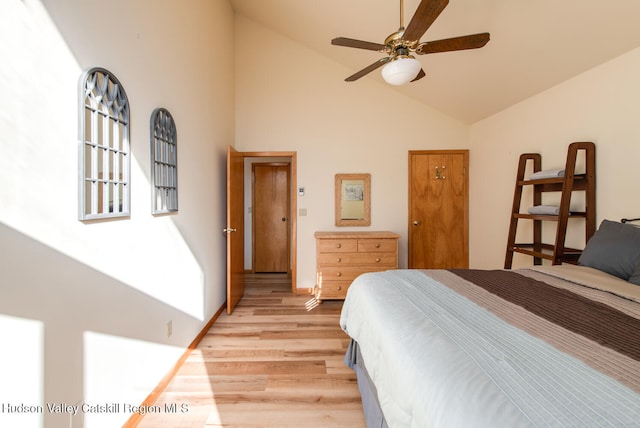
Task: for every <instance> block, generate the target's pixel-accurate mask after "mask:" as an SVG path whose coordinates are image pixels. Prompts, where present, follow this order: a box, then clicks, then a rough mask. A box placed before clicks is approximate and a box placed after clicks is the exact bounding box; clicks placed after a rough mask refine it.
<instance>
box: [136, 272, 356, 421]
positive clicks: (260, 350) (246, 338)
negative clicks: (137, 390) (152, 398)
mask: <svg viewBox="0 0 640 428" xmlns="http://www.w3.org/2000/svg"><path fill="white" fill-rule="evenodd" d="M341 307H342V302H340V301H325V302H324V303H323V304H322V305H315V302H314V300H313V299H312V298H311V296H308V295H299V296H295V295H293V294H292V293H291V283H290V282H288V281H287V279H286V278H285V277H284V276H283V275H279V274H259V275H250V276H249V277H248V278H247V283H246V287H245V295H244V297H243V298H242V300H241V301H240V303H239V305H238V307H237V308H236V309H235V311H234V312H233V314H231V315H227V314H226V313H224V314H223V315H221V316H220V317H219V318H218V320H216V322H215V323H214V324H213V326H212V328H211V329H210V330H209V332H208V333H207V335H206V336H205V337H204V338H203V340H202V341H201V342H200V344H199V346H198V348H197V349H196V350H194V351H193V352H192V353H191V354H190V356H189V358H188V359H187V361H186V362H185V364H184V365H183V366H182V367H181V369H180V370H179V371H178V373H177V375H176V376H175V378H174V379H173V381H172V382H171V383H170V384H169V386H168V387H167V388H166V390H165V391H164V393H163V394H162V395H161V396H160V398H159V400H158V401H157V402H156V404H157V405H159V406H161V407H162V408H163V409H164V406H165V404H167V405H169V406H170V405H172V404H176V405H177V410H178V412H177V413H166V412H164V411H163V412H162V413H161V414H157V415H156V414H152V413H149V414H147V415H146V416H145V417H144V418H143V419H142V421H141V422H140V424H139V425H138V426H139V427H142V428H148V427H171V428H176V427H183V428H192V427H193V428H195V427H198V428H203V427H207V428H213V427H349V428H358V427H364V426H365V421H364V416H363V413H362V403H361V400H360V394H359V392H358V387H357V384H356V378H355V375H354V373H353V371H352V370H351V369H349V368H348V367H346V366H345V365H344V363H343V360H342V359H343V356H344V352H345V349H346V346H347V344H348V338H347V336H346V335H345V334H344V333H343V332H342V330H340V327H339V324H338V321H339V317H340V309H341ZM183 404H184V405H186V406H187V407H188V411H187V412H185V413H180V408H181V406H182V405H183Z"/></svg>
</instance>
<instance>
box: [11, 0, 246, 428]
mask: <svg viewBox="0 0 640 428" xmlns="http://www.w3.org/2000/svg"><path fill="white" fill-rule="evenodd" d="M233 25H234V20H233V11H232V10H231V7H230V5H229V4H228V2H227V1H226V0H216V1H209V0H192V1H189V2H174V1H169V0H160V1H158V0H136V1H134V2H131V1H127V0H113V1H109V2H107V3H105V2H102V1H97V0H67V1H54V0H46V1H44V2H40V1H39V0H24V1H23V0H3V1H2V2H0V56H1V57H2V58H3V61H2V62H1V63H0V147H1V150H0V152H1V153H2V155H1V156H0V200H1V201H2V202H1V203H0V207H1V209H0V245H1V247H2V253H3V256H2V258H0V271H1V272H2V277H1V279H0V282H1V286H0V329H2V331H11V333H12V334H11V335H10V336H5V338H4V340H3V345H2V347H3V351H2V353H1V354H0V378H1V379H3V381H2V383H1V384H0V403H15V404H20V403H24V404H40V405H42V403H53V402H56V403H65V404H70V405H72V404H76V403H81V402H83V401H84V402H86V403H89V404H97V403H111V402H118V403H123V404H124V403H130V404H132V405H137V404H139V403H140V402H142V400H143V399H144V398H145V397H146V396H147V395H148V394H149V393H150V392H151V390H152V389H153V388H154V387H155V386H156V385H157V383H158V382H159V380H160V379H161V378H162V377H163V376H164V375H165V374H166V373H167V371H168V370H169V369H170V368H171V367H172V366H173V364H174V363H175V362H176V360H177V358H178V357H179V356H180V355H181V354H182V352H183V351H184V349H185V347H186V346H187V345H188V344H189V343H190V342H191V341H192V340H193V339H194V337H195V336H196V335H197V334H198V333H199V331H200V330H201V329H202V328H203V326H204V325H205V324H206V323H207V321H208V320H209V319H210V318H211V317H212V315H213V314H214V313H215V312H216V311H217V310H218V309H219V308H220V307H221V306H222V305H223V303H224V301H225V298H226V296H225V266H226V265H225V239H224V236H223V235H222V233H221V229H222V227H224V224H225V211H224V208H223V207H224V204H225V155H226V145H227V144H233V140H234V130H235V127H234V113H235V111H234V93H233V83H234V61H233V58H234V57H233V37H232V36H233ZM94 66H100V67H104V68H107V69H108V70H110V71H111V72H113V73H114V74H115V75H116V76H117V77H118V79H119V80H120V81H121V82H122V84H123V85H124V87H125V90H126V92H127V95H128V97H129V101H130V104H131V144H132V151H133V162H132V179H131V189H132V190H131V191H132V210H131V212H132V214H131V217H130V218H127V219H119V220H110V221H94V222H80V221H78V220H77V211H78V209H77V198H78V197H77V188H78V185H77V175H78V174H77V169H78V160H77V144H78V143H77V140H78V136H77V126H78V125H77V122H78V120H77V118H78V105H77V104H78V93H77V91H78V89H77V86H78V79H79V77H80V74H81V72H82V70H83V69H85V68H88V67H94ZM156 107H165V108H167V109H168V110H169V111H170V112H171V113H172V115H173V117H174V119H175V120H176V123H177V129H178V161H179V165H178V167H179V177H178V178H179V201H180V207H179V212H178V213H177V214H174V215H162V216H152V215H151V203H150V199H151V194H150V192H151V190H150V186H149V170H150V167H149V117H150V114H151V112H152V111H153V109H154V108H156ZM169 321H171V322H172V335H171V337H168V328H167V323H168V322H169ZM25 352H28V355H26V356H25V355H24V353H25ZM21 374H25V378H23V377H22V375H21ZM26 374H28V375H26ZM130 415H131V413H130V412H126V411H121V412H120V413H119V414H115V415H112V414H85V415H82V414H79V415H77V416H75V417H74V418H72V419H73V425H72V426H73V427H81V426H85V427H104V426H120V425H121V424H122V423H123V422H124V421H125V420H127V419H128V418H129V416H130ZM83 419H84V421H83ZM83 422H84V423H83ZM0 425H1V426H33V427H38V426H41V427H42V426H45V425H46V426H47V427H53V428H55V427H69V426H71V425H70V423H69V416H68V415H54V414H50V413H49V412H48V411H47V410H46V409H45V410H44V412H42V413H35V414H31V415H23V414H14V415H10V414H8V413H6V412H5V413H2V412H0Z"/></svg>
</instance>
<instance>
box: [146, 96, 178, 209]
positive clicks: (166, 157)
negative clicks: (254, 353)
mask: <svg viewBox="0 0 640 428" xmlns="http://www.w3.org/2000/svg"><path fill="white" fill-rule="evenodd" d="M150 135H151V168H152V171H151V181H152V183H151V192H152V193H151V207H152V211H153V213H154V214H161V213H167V212H171V211H178V132H177V131H176V124H175V122H174V120H173V117H172V116H171V113H169V111H168V110H166V109H164V108H157V109H155V110H154V111H153V113H151V132H150Z"/></svg>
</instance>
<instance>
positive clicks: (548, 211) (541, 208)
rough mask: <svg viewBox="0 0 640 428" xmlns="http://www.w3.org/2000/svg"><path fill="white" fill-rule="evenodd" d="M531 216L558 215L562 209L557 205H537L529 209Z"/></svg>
mask: <svg viewBox="0 0 640 428" xmlns="http://www.w3.org/2000/svg"><path fill="white" fill-rule="evenodd" d="M528 211H529V214H543V215H558V214H559V213H560V207H558V206H555V205H535V206H533V207H531V208H529V210H528Z"/></svg>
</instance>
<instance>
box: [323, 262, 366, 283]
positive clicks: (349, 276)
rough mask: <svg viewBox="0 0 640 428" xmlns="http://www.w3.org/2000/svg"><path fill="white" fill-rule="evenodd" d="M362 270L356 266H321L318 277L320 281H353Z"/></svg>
mask: <svg viewBox="0 0 640 428" xmlns="http://www.w3.org/2000/svg"><path fill="white" fill-rule="evenodd" d="M362 272H363V270H362V269H361V268H358V267H348V266H345V267H339V266H336V267H334V266H328V267H323V268H321V269H320V270H319V272H318V278H319V280H320V282H321V283H325V282H327V281H349V282H351V281H353V280H354V279H356V277H357V276H358V275H360V274H361V273H362Z"/></svg>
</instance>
